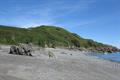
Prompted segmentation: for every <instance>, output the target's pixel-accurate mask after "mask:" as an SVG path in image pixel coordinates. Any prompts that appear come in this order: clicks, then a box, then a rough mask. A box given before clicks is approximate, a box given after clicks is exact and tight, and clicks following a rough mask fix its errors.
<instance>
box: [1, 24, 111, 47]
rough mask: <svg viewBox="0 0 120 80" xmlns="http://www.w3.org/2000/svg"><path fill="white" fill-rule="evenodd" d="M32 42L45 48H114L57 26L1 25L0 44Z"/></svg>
mask: <svg viewBox="0 0 120 80" xmlns="http://www.w3.org/2000/svg"><path fill="white" fill-rule="evenodd" d="M26 41H28V42H32V43H34V44H37V45H39V46H42V47H45V45H46V46H48V47H56V46H58V47H78V48H79V47H82V48H100V47H104V48H108V47H109V48H110V47H111V48H112V46H109V45H105V44H102V43H98V42H95V41H93V40H90V39H84V38H82V37H80V36H79V35H77V34H75V33H70V32H69V31H67V30H65V29H63V28H60V27H55V26H45V25H43V26H37V27H34V28H27V29H25V28H17V27H11V26H3V25H0V44H17V43H20V42H21V43H24V42H26Z"/></svg>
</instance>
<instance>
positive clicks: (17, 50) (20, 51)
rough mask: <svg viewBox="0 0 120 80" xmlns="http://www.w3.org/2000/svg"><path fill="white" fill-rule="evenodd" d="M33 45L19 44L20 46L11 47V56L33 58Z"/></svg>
mask: <svg viewBox="0 0 120 80" xmlns="http://www.w3.org/2000/svg"><path fill="white" fill-rule="evenodd" d="M32 51H33V50H32V45H31V44H22V43H19V45H18V46H16V45H13V46H11V47H10V52H9V54H16V55H26V56H32V54H31V53H32Z"/></svg>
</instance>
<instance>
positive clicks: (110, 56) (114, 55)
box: [89, 53, 120, 62]
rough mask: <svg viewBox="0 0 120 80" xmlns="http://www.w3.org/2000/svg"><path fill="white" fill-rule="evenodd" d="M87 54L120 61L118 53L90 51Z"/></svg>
mask: <svg viewBox="0 0 120 80" xmlns="http://www.w3.org/2000/svg"><path fill="white" fill-rule="evenodd" d="M89 56H95V57H97V58H101V59H105V60H109V61H114V62H120V53H91V54H90V55H89Z"/></svg>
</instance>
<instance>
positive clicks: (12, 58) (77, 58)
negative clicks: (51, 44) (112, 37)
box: [0, 46, 120, 80]
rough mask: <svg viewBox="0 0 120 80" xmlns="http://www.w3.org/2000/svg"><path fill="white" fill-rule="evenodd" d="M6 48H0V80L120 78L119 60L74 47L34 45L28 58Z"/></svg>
mask: <svg viewBox="0 0 120 80" xmlns="http://www.w3.org/2000/svg"><path fill="white" fill-rule="evenodd" d="M9 47H10V46H2V49H1V50H0V80H120V78H119V77H120V64H119V63H115V62H110V61H107V60H102V59H97V58H95V57H90V56H86V55H84V52H80V51H78V50H67V49H59V48H57V49H52V48H45V49H37V48H35V51H34V52H33V57H29V56H20V55H12V54H8V52H9ZM49 51H50V52H52V53H53V54H54V57H51V58H49V56H48V52H49Z"/></svg>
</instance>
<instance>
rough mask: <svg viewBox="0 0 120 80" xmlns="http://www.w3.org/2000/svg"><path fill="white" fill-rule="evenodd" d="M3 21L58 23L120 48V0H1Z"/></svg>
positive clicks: (28, 24)
mask: <svg viewBox="0 0 120 80" xmlns="http://www.w3.org/2000/svg"><path fill="white" fill-rule="evenodd" d="M0 25H10V26H17V27H33V26H39V25H55V26H60V27H63V28H65V29H67V30H69V31H71V32H74V33H77V34H79V35H80V36H82V37H83V38H87V39H93V40H95V41H98V42H102V43H105V44H110V45H114V46H117V47H119V48H120V0H0Z"/></svg>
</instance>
